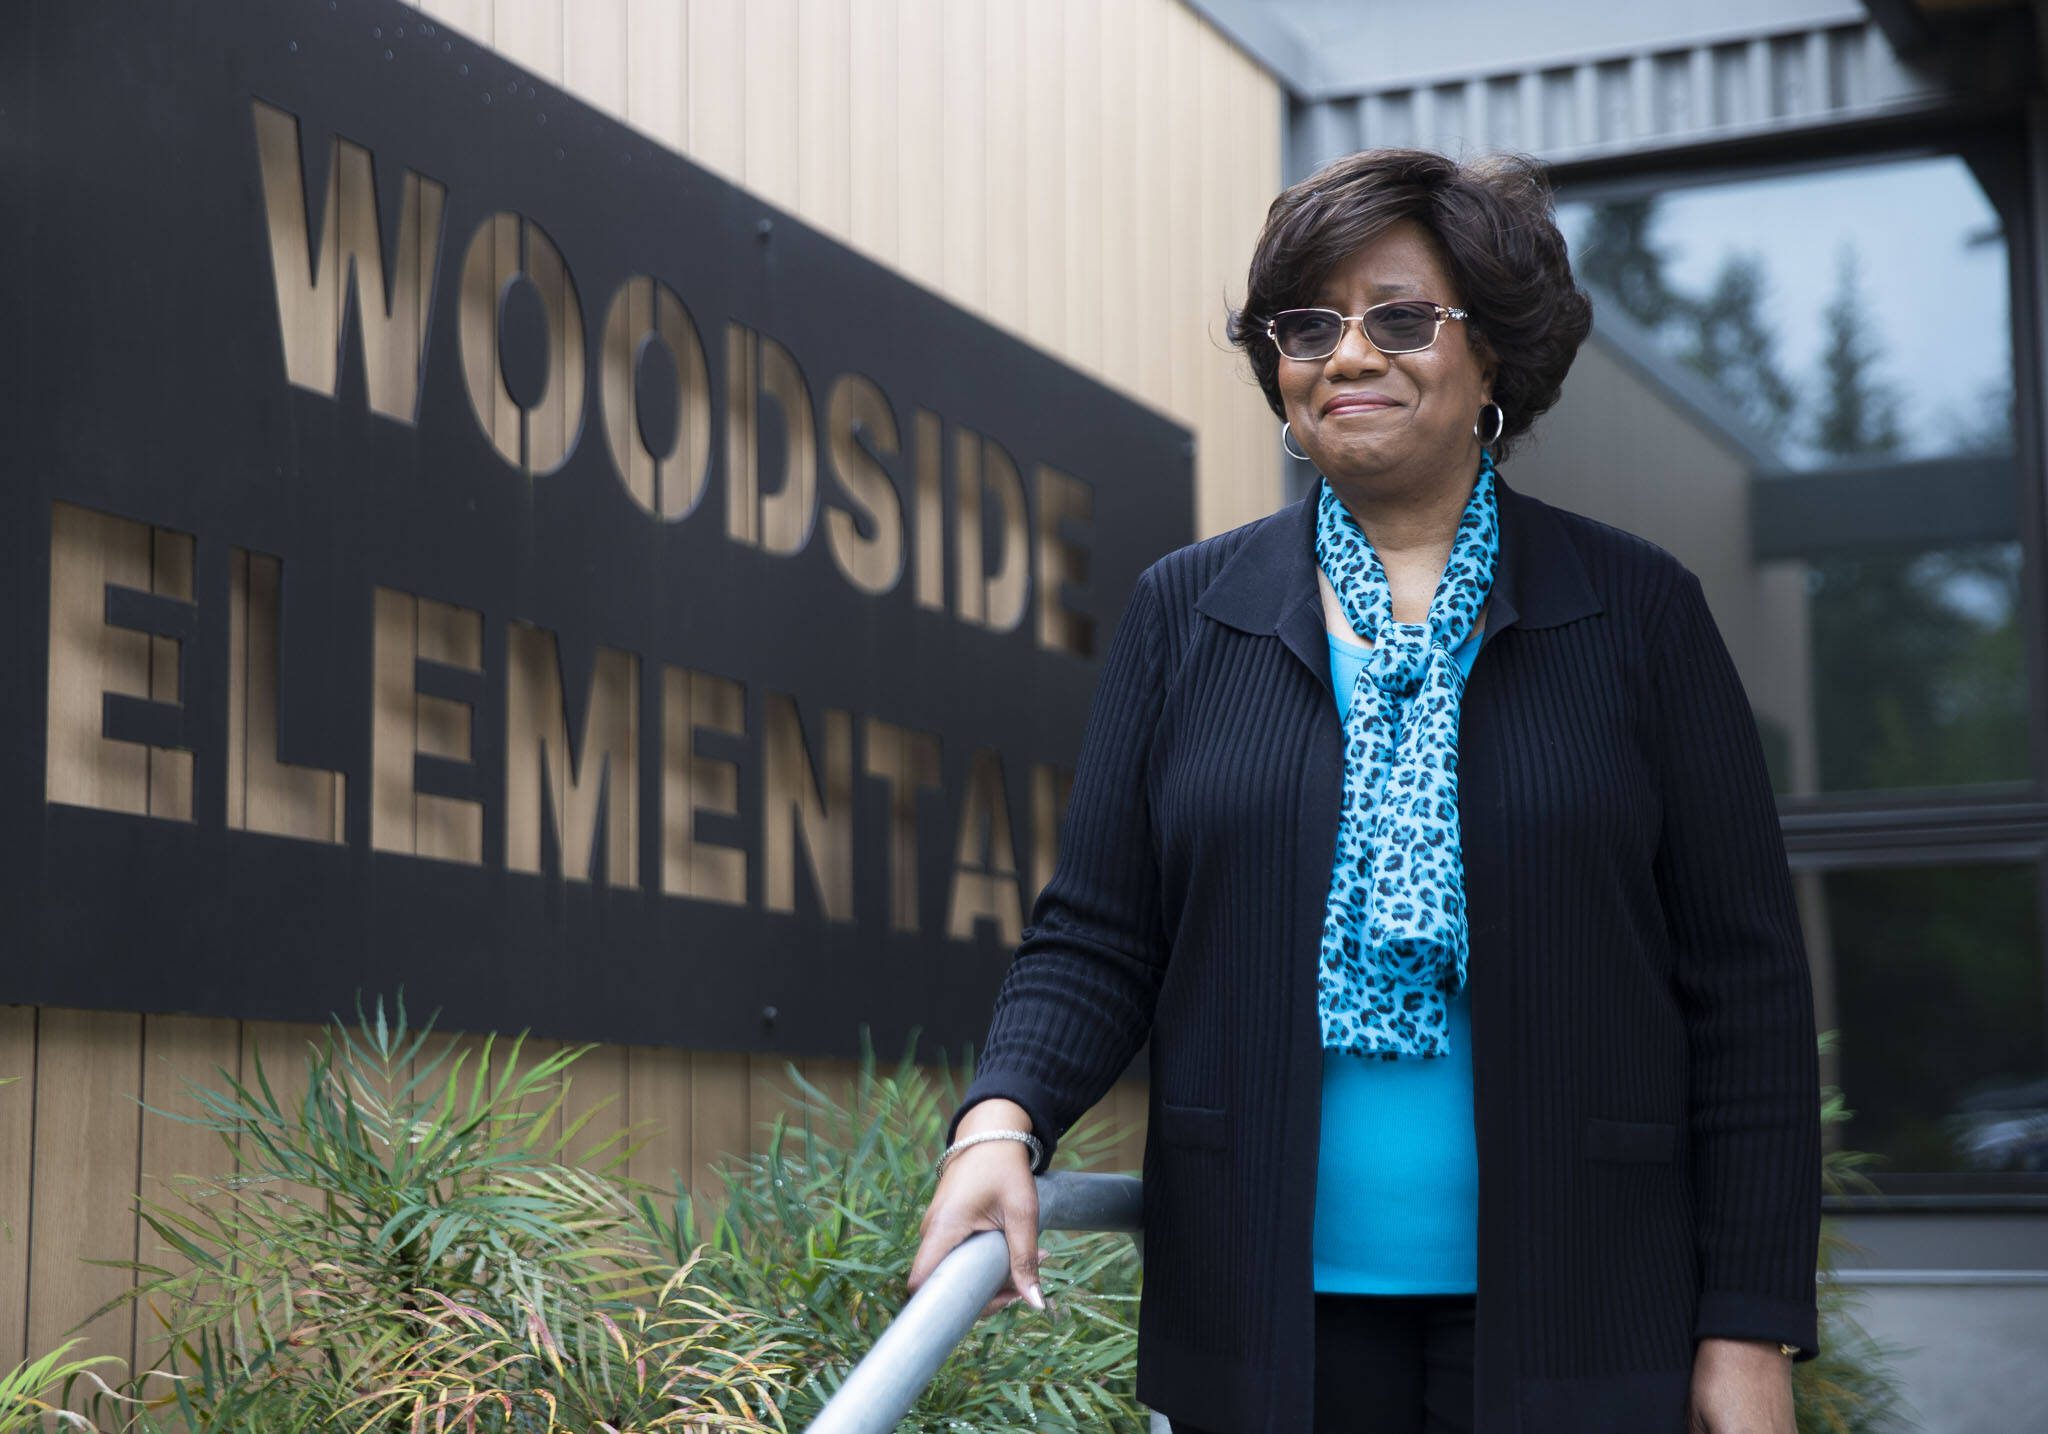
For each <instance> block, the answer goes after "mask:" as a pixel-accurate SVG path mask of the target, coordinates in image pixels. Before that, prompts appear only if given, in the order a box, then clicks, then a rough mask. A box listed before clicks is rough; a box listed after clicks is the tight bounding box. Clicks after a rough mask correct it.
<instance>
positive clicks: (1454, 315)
mask: <svg viewBox="0 0 2048 1434" xmlns="http://www.w3.org/2000/svg"><path fill="white" fill-rule="evenodd" d="M1396 304H1421V305H1427V306H1428V307H1429V308H1431V309H1434V310H1435V311H1436V327H1435V328H1433V329H1431V330H1430V331H1429V339H1428V341H1427V342H1426V343H1420V344H1417V345H1416V346H1415V347H1414V348H1412V349H1390V348H1387V347H1385V346H1384V345H1382V344H1381V343H1380V342H1379V341H1378V340H1377V339H1375V338H1373V336H1372V334H1371V332H1370V331H1369V330H1367V328H1366V327H1365V321H1366V319H1368V318H1369V317H1371V316H1372V315H1373V314H1375V313H1378V312H1379V311H1380V310H1381V309H1390V308H1392V307H1394V306H1395V305H1396ZM1289 314H1335V315H1336V318H1337V341H1336V342H1335V343H1333V344H1331V345H1330V346H1329V348H1327V349H1325V350H1323V352H1321V353H1319V354H1291V353H1289V352H1287V350H1286V349H1283V348H1281V347H1280V336H1279V335H1278V334H1276V333H1274V332H1273V328H1274V325H1276V324H1278V323H1279V322H1280V320H1282V319H1284V318H1286V317H1287V316H1288V315H1289ZM1469 317H1470V315H1468V314H1467V313H1466V312H1465V310H1463V309H1453V308H1450V307H1448V306H1447V305H1444V304H1439V303H1437V302H1436V301H1435V300H1434V299H1388V300H1386V301H1385V302H1384V303H1379V304H1373V305H1372V306H1370V307H1369V308H1367V309H1366V311H1365V312H1364V313H1362V314H1339V313H1337V311H1336V310H1335V309H1325V308H1320V307H1311V308H1305V309H1282V310H1281V311H1280V312H1279V313H1277V314H1275V315H1273V317H1272V318H1270V319H1268V320H1266V337H1267V338H1269V339H1271V340H1272V341H1273V347H1274V349H1275V350H1277V351H1278V352H1279V354H1280V357H1282V358H1284V359H1293V360H1294V361H1295V362H1296V363H1314V362H1315V361H1316V360H1318V359H1326V358H1328V357H1329V356H1330V355H1331V354H1333V353H1335V352H1337V350H1338V349H1340V348H1342V347H1343V345H1344V327H1345V325H1347V324H1349V323H1351V322H1353V321H1354V320H1356V321H1357V324H1358V332H1359V334H1360V336H1362V337H1363V338H1364V339H1365V341H1366V342H1367V343H1369V344H1371V345H1372V346H1373V348H1375V349H1377V350H1378V351H1379V352H1380V353H1383V354H1419V353H1421V352H1422V351H1423V350H1424V349H1426V348H1429V347H1430V346H1431V345H1432V344H1434V343H1435V342H1436V337H1437V335H1438V334H1440V333H1442V332H1443V331H1444V324H1445V323H1446V322H1448V321H1449V320H1451V319H1463V318H1469Z"/></svg>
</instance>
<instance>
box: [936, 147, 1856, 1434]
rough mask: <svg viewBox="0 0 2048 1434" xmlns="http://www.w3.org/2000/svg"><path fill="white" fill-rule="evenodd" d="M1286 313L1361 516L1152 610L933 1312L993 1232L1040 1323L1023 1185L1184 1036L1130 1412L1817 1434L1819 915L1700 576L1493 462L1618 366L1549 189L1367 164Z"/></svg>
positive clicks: (1145, 584)
mask: <svg viewBox="0 0 2048 1434" xmlns="http://www.w3.org/2000/svg"><path fill="white" fill-rule="evenodd" d="M1247 294H1248V297H1247V301H1246V305H1245V307H1244V308H1243V309H1242V310H1240V311H1236V312H1234V313H1233V314H1232V315H1231V335H1232V338H1233V340H1234V341H1235V342H1236V343H1237V344H1239V345H1240V346H1241V347H1242V348H1243V349H1244V350H1245V352H1246V353H1247V355H1248V357H1249V358H1250V360H1251V364H1252V368H1253V371H1254V372H1255V373H1256V374H1257V375H1258V378H1259V382H1260V384H1261V386H1262V387H1263V389H1264V391H1265V393H1266V397H1267V400H1268V402H1269V403H1270V404H1271V406H1272V408H1273V411H1274V413H1275V414H1277V415H1279V416H1280V417H1281V418H1283V419H1284V420H1285V425H1284V427H1283V430H1282V433H1283V441H1284V442H1287V443H1288V444H1289V445H1290V451H1295V452H1298V454H1300V455H1301V456H1305V457H1306V458H1307V459H1308V460H1310V461H1311V462H1313V463H1314V465H1315V466H1316V468H1317V470H1318V478H1319V481H1318V482H1317V484H1316V486H1315V488H1314V490H1313V491H1312V492H1311V493H1309V494H1308V495H1307V496H1306V497H1304V498H1303V499H1302V500H1301V501H1299V502H1296V503H1294V504H1293V505H1291V506H1290V507H1288V508H1286V509H1284V510H1283V511H1281V512H1279V513H1276V514H1274V515H1272V516H1271V517H1269V518H1266V519H1263V520H1261V521H1259V522H1256V523H1251V524H1247V525H1246V526H1244V527H1242V528H1238V529H1236V530H1234V531H1231V532H1228V533H1224V534H1221V535H1219V536H1217V537H1215V538H1212V539H1210V540H1208V541H1206V542H1202V543H1196V544H1193V545H1191V546H1189V547H1186V548H1182V549H1180V550H1179V551H1177V552H1174V553H1170V554H1168V555H1167V556H1166V557H1164V558H1162V559H1161V560H1160V561H1158V562H1157V563H1155V564H1153V565H1152V567H1151V568H1149V569H1147V570H1146V573H1145V575H1144V580H1143V581H1141V582H1140V584H1139V587H1138V591H1137V594H1136V596H1135V597H1134V598H1133V600H1132V603H1131V606H1130V608H1129V610H1128V611H1127V612H1126V613H1125V615H1124V617H1123V619H1122V621H1121V623H1120V624H1119V626H1118V629H1117V632H1116V636H1115V638H1114V639H1113V641H1112V643H1111V647H1110V651H1109V655H1108V658H1107V660H1106V662H1105V664H1104V670H1103V676H1102V679H1101V683H1100V686H1099V687H1098V689H1097V692H1096V696H1095V701H1094V706H1093V709H1092V711H1091V715H1090V719H1089V725H1088V736H1087V738H1086V740H1085V742H1084V745H1083V749H1082V753H1081V759H1080V764H1079V766H1078V769H1077V771H1076V775H1075V785H1074V795H1073V800H1072V804H1071V806H1070V808H1069V815H1068V818H1067V823H1066V826H1065V828H1064V841H1063V844H1062V848H1061V853H1060V860H1059V864H1058V867H1057V869H1056V871H1055V872H1054V874H1053V878H1052V880H1051V881H1050V882H1049V883H1048V884H1047V885H1046V887H1045V889H1044V891H1043V892H1042V893H1041V895H1040V897H1039V900H1038V902H1037V904H1036V905H1035V907H1034V909H1033V911H1032V921H1031V926H1030V928H1029V929H1028V930H1027V932H1026V934H1025V939H1024V941H1023V942H1022V943H1021V944H1020V946H1019V948H1018V950H1017V954H1016V956H1015V957H1014V958H1013V960H1012V963H1011V966H1010V969H1009V971H1008V973H1007V975H1006V977H1005V980H1004V983H1003V987H1002V990H1001V991H1000V992H999V993H998V996H997V1000H996V1009H995V1014H994V1017H993V1019H992V1021H991V1024H990V1028H989V1035H988V1039H987V1040H986V1042H985V1043H984V1045H983V1049H982V1057H981V1062H980V1065H979V1067H978V1069H977V1072H976V1076H975V1080H974V1083H973V1085H972V1086H971V1087H970V1088H969V1089H968V1091H967V1093H966V1096H965V1098H964V1099H963V1100H962V1102H961V1105H960V1108H959V1110H958V1111H957V1112H956V1113H955V1115H954V1117H953V1122H952V1127H951V1130H950V1131H949V1138H957V1140H958V1142H959V1143H957V1144H956V1145H954V1146H953V1148H952V1150H951V1151H950V1152H949V1156H948V1159H947V1161H946V1163H945V1165H944V1168H943V1169H942V1170H941V1172H940V1173H941V1177H942V1178H941V1180H940V1183H939V1186H938V1189H937V1190H936V1192H935V1193H934V1195H933V1198H932V1202H931V1206H930V1209H929V1210H928V1211H927V1213H926V1216H925V1225H924V1232H923V1233H924V1238H923V1243H922V1245H921V1247H920V1251H919V1255H918V1259H917V1261H916V1263H915V1265H914V1266H913V1268H912V1271H911V1274H910V1284H911V1287H912V1288H913V1289H915V1288H916V1287H917V1285H918V1284H919V1283H920V1282H921V1281H922V1280H923V1279H924V1278H925V1277H926V1276H927V1275H928V1274H929V1272H930V1270H931V1269H932V1268H933V1266H934V1265H935V1264H936V1262H937V1261H938V1260H939V1259H940V1258H942V1257H943V1256H944V1255H945V1253H946V1252H947V1251H948V1250H949V1249H951V1248H952V1247H953V1246H954V1245H956V1244H957V1243H958V1242H959V1241H960V1240H961V1239H963V1238H965V1237H966V1236H967V1235H969V1234H972V1233H973V1232H975V1231H977V1230H982V1229H1001V1230H1003V1231H1004V1233H1005V1236H1006V1239H1007V1241H1008V1243H1009V1245H1010V1249H1011V1263H1012V1282H1013V1285H1014V1295H999V1296H998V1299H997V1301H996V1303H998V1304H1000V1303H1002V1302H1004V1300H1005V1299H1006V1298H1012V1297H1022V1298H1026V1299H1031V1300H1033V1302H1034V1303H1035V1302H1036V1296H1037V1293H1038V1289H1037V1284H1036V1280H1035V1275H1036V1261H1035V1259H1034V1257H1033V1254H1032V1252H1033V1250H1034V1238H1033V1237H1034V1233H1035V1231H1034V1222H1035V1220H1036V1202H1035V1195H1034V1187H1033V1185H1032V1182H1031V1176H1032V1174H1034V1173H1035V1172H1036V1171H1037V1170H1041V1169H1043V1168H1044V1166H1045V1164H1046V1162H1047V1161H1049V1160H1050V1159H1051V1157H1052V1155H1053V1152H1054V1150H1055V1148H1056V1146H1057V1145H1058V1142H1059V1139H1060V1137H1061V1135H1062V1134H1063V1133H1064V1132H1065V1131H1066V1129H1067V1128H1068V1127H1069V1126H1070V1125H1071V1124H1072V1123H1073V1121H1074V1119H1075V1118H1076V1117H1078V1116H1079V1114H1080V1113H1081V1112H1082V1111H1084V1110H1086V1109H1087V1108H1088V1106H1089V1105H1091V1104H1092V1103H1093V1102H1094V1100H1095V1099H1096V1098H1097V1097H1098V1096H1099V1095H1100V1094H1101V1092H1102V1090H1104V1089H1105V1088H1106V1087H1107V1086H1108V1084H1109V1082H1110V1080H1111V1079H1112V1078H1113V1077H1114V1074H1115V1072H1116V1071H1118V1070H1120V1069H1121V1068H1122V1066H1123V1064H1124V1063H1125V1062H1126V1061H1127V1060H1128V1059H1129V1058H1130V1056H1131V1054H1132V1053H1133V1051H1134V1050H1135V1049H1136V1047H1137V1046H1138V1045H1139V1044H1140V1043H1141V1042H1143V1041H1146V1040H1148V1039H1149V1041H1150V1050H1151V1069H1152V1093H1153V1105H1152V1122H1151V1126H1150V1129H1151V1131H1152V1134H1151V1136H1150V1137H1149V1138H1148V1142H1147V1147H1146V1154H1145V1167H1144V1169H1145V1180H1144V1202H1145V1210H1144V1230H1145V1253H1146V1277H1145V1300H1144V1305H1143V1309H1142V1312H1141V1317H1140V1320H1139V1343H1138V1385H1137V1391H1138V1395H1139V1398H1140V1399H1142V1400H1143V1401H1144V1402H1145V1403H1147V1404H1149V1405H1151V1406H1152V1407H1153V1408H1154V1409H1157V1410H1161V1411H1163V1412H1165V1413H1167V1414H1168V1415H1170V1416H1172V1417H1173V1422H1174V1427H1175V1429H1176V1430H1177V1431H1179V1434H1254V1431H1256V1434H1278V1431H1281V1430H1287V1431H1294V1430H1300V1429H1306V1428H1314V1429H1316V1430H1332V1429H1354V1428H1360V1427H1363V1425H1362V1423H1361V1420H1362V1415H1361V1411H1363V1410H1368V1409H1369V1410H1371V1411H1372V1415H1371V1419H1372V1427H1373V1428H1374V1430H1375V1431H1378V1434H1472V1431H1474V1430H1482V1431H1493V1430H1501V1429H1509V1428H1514V1429H1519V1430H1521V1431H1523V1434H1580V1431H1583V1430H1588V1429H1627V1430H1630V1431H1642V1434H1680V1431H1682V1430H1686V1429H1691V1430H1694V1431H1701V1430H1704V1431H1709V1434H1732V1431H1735V1430H1743V1431H1751V1434H1792V1428H1793V1425H1792V1413H1793V1411H1792V1389H1791V1380H1790V1378H1789V1362H1788V1360H1787V1359H1786V1357H1785V1356H1787V1355H1797V1356H1801V1357H1806V1358H1811V1357H1812V1356H1813V1355H1814V1354H1815V1353H1817V1352H1818V1347H1819V1346H1818V1337H1817V1329H1816V1327H1817V1311H1816V1309H1815V1290H1814V1263H1815V1256H1816V1249H1817V1240H1818V1233H1819V1199H1820V1140H1819V1126H1818V1123H1817V1121H1816V1119H1815V1112H1816V1109H1817V1106H1818V1100H1819V1092H1818V1079H1817V1064H1816V1061H1815V1044H1814V1030H1813V1006H1812V991H1811V984H1810V978H1809V975H1808V970H1807V964H1806V954H1805V949H1804V945H1803V941H1802V937H1801V927H1800V923H1799V918H1798V911H1797V908H1796V906H1795V904H1794V901H1793V896H1792V886H1791V880H1790V871H1789V868H1788V867H1787V864H1786V860H1785V851H1784V845H1783V839H1782V836H1781V834H1780V830H1779V826H1778V820H1777V813H1776V810H1775V806H1774V803H1773V800H1772V794H1771V790H1770V781H1769V773H1768V769H1767V767H1766V765H1765V762H1764V758H1763V752H1762V749H1761V746H1760V744H1759V741H1758V738H1757V731H1756V726H1755V723H1754V722H1753V721H1752V720H1751V718H1750V709H1749V704H1748V701H1747V698H1746V695H1745V694H1744V692H1743V690H1742V687H1741V684H1740V681H1739V679H1738V678H1737V676H1736V674H1735V669H1734V665H1733V663H1732V662H1731V660H1730V659H1729V656H1728V651H1727V648H1726V646H1725V645H1724V644H1723V642H1722V641H1721V638H1720V634H1719V631H1718V630H1717V628H1716V626H1715V624H1714V620H1713V616H1712V614H1711V613H1710V612H1709V610H1708V607H1707V604H1706V601H1705V598H1704V596H1703V593H1702V590H1701V586H1700V583H1699V580H1698V578H1697V577H1696V576H1695V575H1694V574H1693V573H1692V572H1691V571H1690V570H1689V569H1687V568H1686V567H1685V566H1684V565H1683V564H1682V563H1680V562H1679V561H1678V560H1677V559H1676V558H1675V557H1673V556H1672V554H1670V553H1669V552H1667V551H1666V550H1664V549H1663V548H1660V547H1658V546H1656V545H1655V544H1653V543H1650V542H1648V541H1646V540H1644V539H1642V538H1640V537H1638V536H1636V535H1635V534H1632V533H1629V532H1625V531H1623V530H1621V529H1620V528H1617V527H1614V526H1612V525H1610V524H1606V523H1602V522H1597V521H1595V520H1593V519H1591V518H1587V517H1585V516H1582V515H1580V514H1578V513H1574V512H1570V511H1567V510H1565V509H1562V508H1558V507H1554V506H1552V505H1551V504H1549V503H1546V502H1543V501H1540V500H1538V499H1537V498H1535V497H1534V496H1532V495H1530V494H1527V493H1524V492H1521V491H1518V490H1517V489H1516V488H1513V487H1510V486H1509V484H1508V483H1507V481H1506V480H1505V478H1504V477H1503V476H1502V475H1501V473H1500V472H1499V469H1498V467H1497V464H1499V463H1500V462H1503V461H1505V459H1506V457H1507V455H1508V453H1509V452H1510V450H1511V449H1513V448H1514V446H1515V444H1516V442H1517V440H1518V439H1519V438H1520V437H1521V436H1522V435H1523V434H1525V433H1527V432H1528V431H1529V428H1530V426H1531V424H1532V423H1533V422H1534V421H1535V419H1536V418H1537V417H1538V416H1539V415H1540V414H1542V413H1543V412H1544V411H1545V410H1547V409H1548V408H1550V407H1551V405H1552V404H1554V403H1555V402H1556V401H1557V398H1558V395H1559V392H1560V389H1561V386H1562V384H1563V381H1564V378H1565V375H1566V373H1567V371H1568V370H1569V369H1570V368H1571V365H1572V362H1573V359H1574V358H1575V356H1576V355H1577V353H1578V349H1579V345H1580V343H1581V342H1582V341H1583V340H1584V339H1585V338H1586V336H1587V334H1588V331H1589V327H1590V320H1591V309H1592V306H1591V302H1590V300H1589V299H1588V298H1587V296H1586V295H1585V293H1584V292H1582V291H1581V290H1580V289H1579V287H1578V285H1577V283H1576V282H1575V280H1574V278H1573V275H1572V271H1571V265H1570V262H1569V259H1568V257H1567V253H1566V249H1565V244H1564V240H1563V237H1562V235H1561V234H1560V233H1559V232H1558V229H1557V225H1556V222H1555V219H1554V217H1553V214H1552V210H1551V201H1550V193H1549V190H1548V188H1547V186H1546V185H1545V183H1544V181H1543V179H1542V177H1541V174H1540V172H1539V171H1538V170H1537V168H1536V167H1535V165H1534V164H1533V162H1530V161H1527V160H1524V159H1519V158H1515V157H1503V158H1499V159H1492V160H1487V161H1484V162H1481V163H1477V164H1471V165H1461V164H1459V163H1457V162H1456V161H1454V160H1451V159H1448V158H1446V157H1445V156H1443V155H1441V154H1436V153H1431V152H1427V151H1418V150H1366V151H1363V152H1361V153H1358V154H1355V155H1351V156H1348V157H1346V158H1344V159H1341V160H1338V161H1336V162H1335V163H1333V164H1331V165H1330V166H1328V167H1326V168H1325V169H1323V170H1322V171H1320V172H1319V173H1317V174H1315V175H1312V176H1311V177H1309V178H1308V179H1306V180H1304V181H1302V182H1301V183H1299V184H1297V185H1295V186H1293V187H1292V188H1290V189H1288V190H1286V191H1285V192H1284V193H1282V194H1281V195H1280V196H1279V198H1278V199H1276V200H1275V201H1274V202H1273V204H1272V206H1271V208H1270V210H1269V211H1268V215H1267V220H1266V225H1265V228H1264V230H1263V231H1262V232H1261V234H1260V236H1259V239H1258V243H1257V246H1256V249H1255V252H1254V255H1253V258H1252V261H1251V266H1250V277H1249V282H1248V285H1247ZM1295 444H1298V445H1299V447H1298V449H1296V448H1294V446H1293V445H1295ZM956 1154H957V1158H952V1157H953V1156H954V1155H956Z"/></svg>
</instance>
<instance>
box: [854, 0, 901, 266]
mask: <svg viewBox="0 0 2048 1434" xmlns="http://www.w3.org/2000/svg"><path fill="white" fill-rule="evenodd" d="M900 60H901V56H900V55H899V54H898V53H897V47H896V3H895V0H853V37H852V68H851V73H850V74H849V76H848V89H849V93H848V103H849V104H850V105H851V107H852V108H851V113H850V115H849V117H848V120H847V125H846V131H847V135H848V137H849V138H850V140H851V141H852V145H853V193H852V195H851V196H850V201H851V204H852V206H853V242H854V243H855V244H857V245H859V246H860V247H861V248H862V249H865V250H866V251H867V252H868V253H870V254H872V255H874V256H875V257H876V258H878V259H881V260H883V261H884V262H887V263H896V262H897V257H898V256H897V244H896V236H897V233H898V223H899V219H900V210H901V204H900V201H899V198H898V194H897V185H898V182H899V181H898V176H897V145H896V129H897V124H896V74H897V68H898V65H899V63H900Z"/></svg>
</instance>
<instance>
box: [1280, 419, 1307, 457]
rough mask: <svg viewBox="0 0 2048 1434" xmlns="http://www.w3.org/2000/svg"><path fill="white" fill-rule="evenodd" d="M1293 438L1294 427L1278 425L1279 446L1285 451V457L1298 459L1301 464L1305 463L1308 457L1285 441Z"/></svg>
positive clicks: (1284, 424)
mask: <svg viewBox="0 0 2048 1434" xmlns="http://www.w3.org/2000/svg"><path fill="white" fill-rule="evenodd" d="M1293 436H1294V425H1293V424H1292V423H1283V424H1281V425H1280V446H1281V448H1283V449H1285V450H1286V453H1287V456H1288V457H1289V458H1298V459H1300V460H1301V461H1302V462H1303V463H1307V462H1308V461H1309V456H1308V455H1307V454H1306V453H1303V452H1301V451H1300V450H1299V449H1297V448H1295V447H1294V445H1293V444H1291V443H1289V442H1288V441H1287V440H1288V439H1290V438H1292V437H1293Z"/></svg>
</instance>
